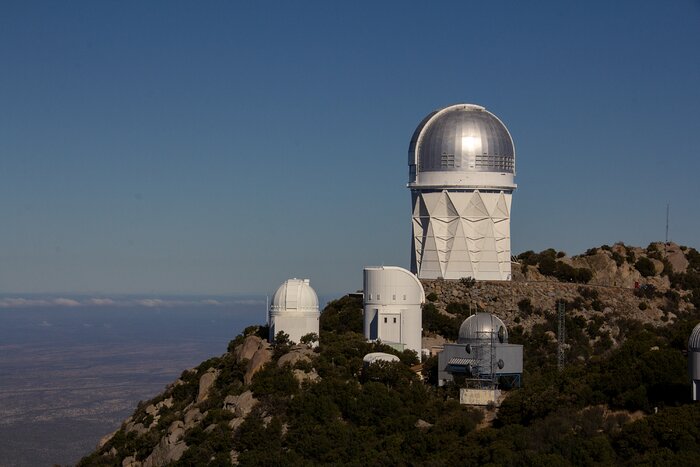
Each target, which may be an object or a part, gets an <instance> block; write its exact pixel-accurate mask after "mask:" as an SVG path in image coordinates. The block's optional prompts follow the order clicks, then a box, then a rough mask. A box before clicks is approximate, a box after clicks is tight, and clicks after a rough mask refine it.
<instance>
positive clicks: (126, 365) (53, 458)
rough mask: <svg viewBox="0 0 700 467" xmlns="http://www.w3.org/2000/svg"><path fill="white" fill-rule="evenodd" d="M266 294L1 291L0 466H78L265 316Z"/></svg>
mask: <svg viewBox="0 0 700 467" xmlns="http://www.w3.org/2000/svg"><path fill="white" fill-rule="evenodd" d="M264 304H265V299H264V297H262V298H261V297H241V298H237V299H231V298H230V297H229V298H226V299H221V298H216V299H212V298H206V299H203V298H186V299H184V298H176V299H162V298H160V299H150V298H123V299H118V300H112V299H109V300H107V299H100V300H95V299H91V298H87V297H83V298H80V297H79V298H70V299H65V298H58V299H56V298H32V299H26V298H21V299H20V298H4V299H0V306H2V308H0V465H2V466H15V465H16V466H28V465H51V464H72V463H75V462H76V461H77V460H78V459H80V457H81V456H83V455H85V454H86V453H88V452H90V451H91V450H92V449H94V447H95V445H96V443H97V442H98V441H99V439H100V438H101V437H102V436H104V435H105V434H107V433H110V432H112V431H114V430H115V429H117V428H118V427H119V425H120V423H121V422H122V421H123V420H124V419H125V418H126V417H128V416H129V415H130V414H131V413H132V412H133V410H134V407H135V406H136V404H137V403H138V401H139V400H146V399H148V398H150V397H152V396H153V395H154V394H156V393H158V392H160V391H161V390H162V389H163V387H164V386H165V385H166V384H168V383H170V382H172V381H173V380H174V379H175V378H176V377H177V376H178V375H179V374H180V373H181V372H182V371H183V370H184V369H186V368H189V367H191V366H193V365H195V364H198V363H199V362H200V361H202V360H203V359H206V358H209V357H211V356H213V355H219V354H221V353H223V352H225V350H226V345H227V343H228V342H229V341H230V340H231V339H233V337H235V335H236V334H237V333H238V332H240V330H241V329H242V327H243V326H246V325H248V324H250V323H254V322H262V321H264V319H265V311H264V306H265V305H264Z"/></svg>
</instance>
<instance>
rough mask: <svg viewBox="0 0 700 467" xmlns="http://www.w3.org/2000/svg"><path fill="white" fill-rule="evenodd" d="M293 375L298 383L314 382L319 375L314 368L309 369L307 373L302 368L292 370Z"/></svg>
mask: <svg viewBox="0 0 700 467" xmlns="http://www.w3.org/2000/svg"><path fill="white" fill-rule="evenodd" d="M294 377H295V378H296V380H297V381H299V384H301V383H304V382H306V381H308V382H310V383H315V382H316V381H318V380H319V379H321V377H320V376H319V375H318V373H316V370H311V371H309V372H308V373H307V372H306V371H304V370H294Z"/></svg>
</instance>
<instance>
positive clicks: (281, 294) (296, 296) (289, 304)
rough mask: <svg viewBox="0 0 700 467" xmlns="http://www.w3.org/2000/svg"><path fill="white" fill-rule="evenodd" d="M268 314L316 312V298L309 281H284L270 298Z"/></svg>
mask: <svg viewBox="0 0 700 467" xmlns="http://www.w3.org/2000/svg"><path fill="white" fill-rule="evenodd" d="M270 312H271V313H275V314H279V313H285V312H287V313H295V312H298V313H305V312H318V296H317V295H316V292H315V291H314V289H313V288H311V285H309V279H288V280H286V281H284V283H283V284H282V285H280V286H279V288H278V289H277V292H275V295H273V296H272V303H271V305H270Z"/></svg>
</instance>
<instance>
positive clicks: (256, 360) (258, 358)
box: [243, 347, 272, 384]
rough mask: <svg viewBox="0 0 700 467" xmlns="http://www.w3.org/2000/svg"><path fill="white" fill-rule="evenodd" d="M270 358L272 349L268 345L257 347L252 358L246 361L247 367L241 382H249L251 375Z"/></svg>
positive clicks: (251, 378)
mask: <svg viewBox="0 0 700 467" xmlns="http://www.w3.org/2000/svg"><path fill="white" fill-rule="evenodd" d="M270 360H272V350H270V348H269V347H262V348H260V349H258V350H257V351H256V352H255V354H254V355H253V358H251V359H250V361H249V362H248V367H247V368H246V372H245V375H244V376H243V382H244V383H245V384H250V382H251V381H252V380H253V375H255V373H257V372H258V371H259V370H260V369H261V368H262V367H263V365H264V364H266V363H267V362H269V361H270Z"/></svg>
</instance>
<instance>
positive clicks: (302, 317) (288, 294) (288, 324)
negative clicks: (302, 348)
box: [268, 279, 321, 345]
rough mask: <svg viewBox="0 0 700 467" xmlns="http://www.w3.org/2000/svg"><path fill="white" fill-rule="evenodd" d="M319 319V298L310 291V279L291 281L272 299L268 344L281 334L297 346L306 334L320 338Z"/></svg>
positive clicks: (279, 289)
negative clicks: (312, 334) (313, 334)
mask: <svg viewBox="0 0 700 467" xmlns="http://www.w3.org/2000/svg"><path fill="white" fill-rule="evenodd" d="M320 316H321V313H320V312H319V310H318V296H317V295H316V292H315V291H314V289H312V288H311V285H310V284H309V279H288V280H286V281H284V284H282V285H280V286H279V288H278V289H277V292H275V295H274V296H273V297H272V303H271V304H270V312H269V318H268V325H269V326H270V338H269V340H270V342H271V343H273V342H274V340H275V336H276V335H277V333H278V332H280V331H284V332H285V333H286V334H289V340H290V341H292V342H295V343H297V344H298V343H299V342H300V341H301V338H302V336H305V335H306V334H309V333H312V332H313V333H316V335H318V320H319V317H320ZM315 345H317V343H315Z"/></svg>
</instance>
